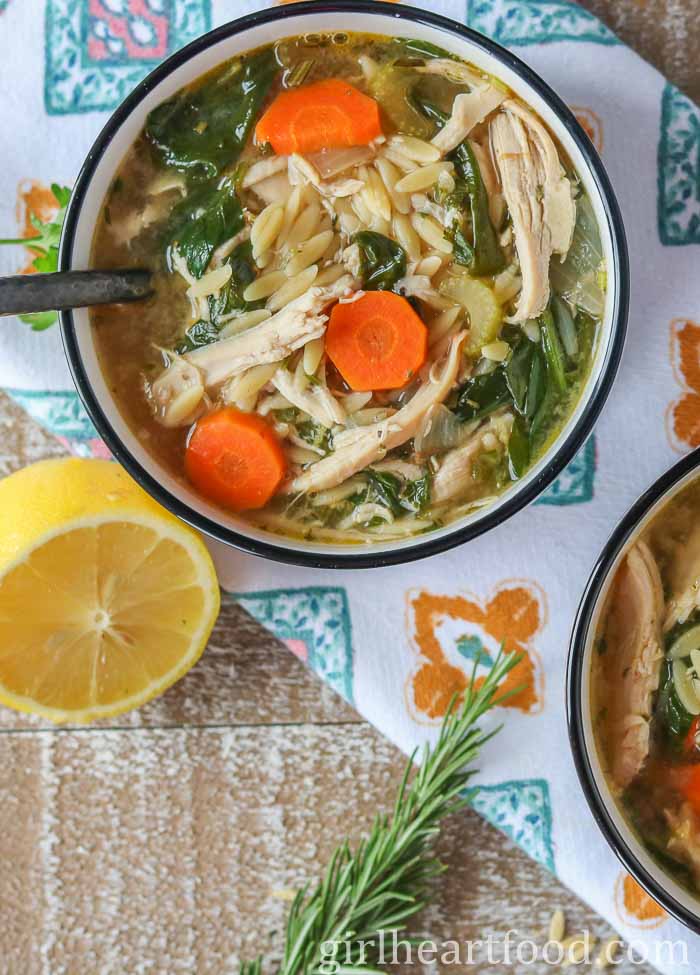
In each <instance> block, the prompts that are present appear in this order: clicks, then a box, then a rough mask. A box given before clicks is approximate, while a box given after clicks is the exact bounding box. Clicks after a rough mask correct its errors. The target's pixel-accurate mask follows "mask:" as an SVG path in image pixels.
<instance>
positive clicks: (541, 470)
mask: <svg viewBox="0 0 700 975" xmlns="http://www.w3.org/2000/svg"><path fill="white" fill-rule="evenodd" d="M340 30H342V31H362V32H369V33H374V34H384V35H388V36H391V37H405V38H417V39H419V40H423V41H429V42H431V43H433V44H437V45H438V46H440V47H442V48H445V49H447V50H448V51H450V52H451V53H453V54H456V55H458V56H459V57H460V58H463V59H464V60H466V61H469V62H471V63H472V64H474V65H476V66H477V67H478V68H480V69H482V70H484V71H487V72H489V73H491V74H494V75H495V76H496V77H498V78H500V79H501V80H503V81H504V82H505V83H506V84H507V85H508V86H509V87H510V88H511V89H512V90H513V91H514V92H516V93H517V94H518V95H519V96H520V97H521V98H522V99H523V100H524V101H525V102H527V103H528V104H529V105H531V106H532V107H533V108H534V109H535V111H536V112H537V113H538V114H539V116H540V117H541V118H542V119H543V120H544V121H545V122H546V123H547V125H548V126H549V128H550V129H551V131H552V132H553V133H554V135H555V136H556V137H557V139H558V140H559V142H560V144H561V145H562V146H563V148H564V150H565V152H566V153H567V154H568V156H569V158H570V159H571V161H572V162H573V164H574V166H575V168H576V171H577V172H578V174H579V176H580V178H581V180H582V182H583V185H584V187H585V190H586V192H587V193H588V196H589V198H590V200H591V202H592V205H593V208H594V210H595V214H596V217H597V219H598V223H599V226H600V230H601V238H602V245H603V251H604V254H605V260H606V264H607V281H608V290H607V300H606V307H605V315H604V318H603V323H602V328H601V330H600V338H599V341H598V346H597V350H596V352H595V356H594V360H593V363H592V366H591V371H590V375H589V377H588V379H587V381H586V384H585V387H584V389H583V392H582V395H581V397H580V400H579V402H578V404H577V406H576V408H575V409H574V411H573V413H572V415H571V416H570V417H569V419H568V420H567V422H566V424H565V425H564V427H563V429H562V430H561V432H560V434H559V436H558V437H557V439H556V441H555V442H554V443H553V444H552V445H551V447H550V448H549V450H548V451H547V452H546V454H545V456H544V457H542V458H541V459H540V460H539V461H538V463H537V464H535V465H534V466H533V467H532V468H531V470H529V471H528V472H527V474H526V475H525V476H524V477H523V478H522V479H521V480H519V481H517V482H516V483H515V484H513V485H512V486H511V487H509V488H508V489H507V490H506V491H505V492H504V493H503V494H502V495H501V496H500V497H499V498H498V499H497V500H496V501H495V502H494V503H493V504H492V505H490V506H488V507H487V508H484V509H482V510H477V511H474V512H472V513H470V514H468V515H467V516H465V517H463V518H461V519H458V520H456V521H454V522H452V523H450V524H449V525H447V526H445V527H444V528H440V529H437V530H435V531H433V532H430V533H427V534H424V535H419V536H416V537H411V538H407V539H405V540H402V541H394V542H385V543H379V544H374V543H372V544H367V545H366V546H357V545H330V544H325V543H319V542H306V541H297V540H294V539H290V538H284V537H281V536H279V535H275V534H272V533H270V532H266V531H263V530H261V529H258V528H256V527H254V526H252V525H250V524H249V523H247V522H246V521H244V520H243V519H241V518H240V517H237V516H236V515H235V514H233V513H228V512H224V511H222V510H221V509H220V508H218V507H216V506H214V505H212V504H210V503H208V502H207V501H206V500H204V499H203V498H201V497H200V496H199V495H198V494H196V493H195V492H194V491H193V490H192V489H191V488H190V487H189V486H188V485H187V484H186V483H185V482H184V480H179V479H178V478H176V477H174V476H173V474H172V473H171V472H170V471H169V470H167V469H166V468H165V467H164V466H163V465H162V464H160V463H159V462H158V461H157V460H156V459H155V458H154V457H152V456H151V455H150V454H148V453H147V452H146V450H145V449H144V447H143V446H142V445H141V443H140V442H139V440H138V439H137V437H136V436H135V435H134V434H133V433H132V431H131V430H130V429H129V426H128V424H127V423H126V421H125V419H124V418H123V416H122V415H121V413H120V411H119V406H118V404H117V402H116V400H115V398H114V397H113V395H112V394H111V392H110V390H109V387H108V385H107V383H106V381H105V377H104V376H103V374H102V371H101V369H100V366H99V363H98V359H97V350H96V348H95V341H94V336H93V334H92V330H91V328H90V324H89V319H88V312H87V311H86V310H79V311H73V312H64V313H62V315H61V328H62V334H63V340H64V347H65V350H66V354H67V356H68V361H69V364H70V367H71V370H72V373H73V378H74V380H75V383H76V386H77V388H78V392H79V394H80V396H81V398H82V400H83V402H84V404H85V407H86V409H87V411H88V413H89V414H90V416H91V418H92V420H93V422H94V424H95V426H96V428H97V430H98V431H99V433H100V435H101V436H102V437H103V439H104V440H105V441H106V443H107V445H108V446H109V448H110V449H111V450H112V453H113V454H114V455H115V457H116V458H117V459H118V460H119V461H120V462H121V463H122V464H123V465H124V467H125V468H126V469H127V470H128V471H129V472H130V473H131V474H132V476H133V477H134V478H135V479H136V480H137V481H139V483H141V484H142V485H143V487H144V488H145V489H146V490H147V491H149V493H151V494H152V495H153V496H154V497H155V498H156V499H157V500H158V501H160V502H161V503H162V504H164V505H165V506H166V507H167V508H169V509H170V510H172V511H173V512H174V513H175V514H177V515H178V516H179V517H181V518H183V519H184V520H185V521H187V522H189V523H190V524H192V525H194V526H195V527H196V528H198V529H200V530H201V531H203V532H204V533H206V534H208V535H210V536H212V537H214V538H217V539H219V540H220V541H223V542H225V543H228V544H230V545H233V546H235V547H237V548H240V549H243V550H246V551H249V552H253V553H255V554H257V555H262V556H265V557H268V558H274V559H277V560H279V561H284V562H293V563H298V564H301V565H315V566H327V567H343V568H347V567H353V566H354V567H366V566H378V565H388V564H394V563H400V562H408V561H411V560H412V559H417V558H421V557H423V556H427V555H433V554H435V553H436V552H440V551H443V550H445V549H448V548H451V547H453V546H455V545H458V544H460V543H461V542H464V541H467V540H469V539H471V538H474V537H476V536H477V535H480V534H482V533H483V532H485V531H488V530H489V529H490V528H492V527H494V526H495V525H497V524H500V523H501V522H502V521H504V520H505V519H506V518H508V517H509V516H510V515H512V514H514V513H515V512H516V511H518V510H519V509H520V508H522V507H523V506H524V505H526V504H529V503H530V502H531V501H533V500H534V499H535V498H536V497H537V496H538V495H539V494H541V492H542V491H543V490H544V489H545V488H546V487H547V486H548V485H549V484H550V483H551V482H552V481H553V480H554V478H555V477H556V476H557V475H558V474H559V473H560V471H561V470H562V469H563V468H564V466H565V465H566V464H567V463H569V461H570V460H571V459H572V458H573V457H574V455H575V454H576V452H577V451H578V449H579V448H580V447H581V446H582V445H583V443H584V441H585V439H586V438H587V436H588V435H589V433H590V432H591V429H592V427H593V424H594V422H595V420H596V418H597V416H598V414H599V413H600V410H601V408H602V406H603V403H604V401H605V399H606V397H607V395H608V393H609V391H610V388H611V385H612V382H613V380H614V377H615V373H616V371H617V366H618V364H619V360H620V356H621V354H622V346H623V342H624V333H625V328H626V323H627V309H628V293H629V272H628V263H627V249H626V243H625V235H624V230H623V226H622V220H621V217H620V212H619V208H618V206H617V201H616V199H615V195H614V193H613V190H612V188H611V186H610V182H609V180H608V178H607V175H606V173H605V170H604V168H603V165H602V163H601V161H600V158H599V157H598V155H597V153H596V151H595V149H594V148H593V146H592V145H591V143H590V140H589V139H588V136H587V135H586V134H585V132H584V131H583V129H582V128H581V126H580V125H579V123H578V122H577V121H576V119H575V117H574V116H573V114H572V113H571V112H570V111H569V109H568V108H567V107H566V106H565V105H564V103H563V102H562V101H561V99H560V98H559V97H558V96H557V95H556V94H555V93H554V92H553V91H552V90H551V89H550V88H549V87H548V86H547V85H546V84H545V83H544V82H543V81H542V80H541V79H540V78H539V77H538V76H537V75H536V74H535V73H534V72H533V71H532V69H531V68H529V67H528V66H527V65H525V64H523V62H522V61H520V60H519V59H518V58H516V57H515V56H514V55H513V54H511V53H510V52H509V51H506V50H505V49H504V48H502V47H500V46H499V45H498V44H495V43H494V42H493V41H491V40H489V39H488V38H486V37H484V36H483V35H481V34H478V33H476V32H475V31H472V30H470V29H468V28H466V27H464V26H462V25H461V24H457V23H455V22H454V21H451V20H447V19H446V18H444V17H439V16H437V15H435V14H431V13H428V12H426V11H423V10H416V9H414V8H409V7H405V6H402V7H401V8H398V9H397V8H396V7H395V6H393V5H391V4H388V3H377V2H376V0H349V2H338V3H323V2H319V0H313V2H311V3H301V4H294V5H292V6H287V7H285V6H283V7H277V8H275V9H273V10H265V11H262V12H260V13H258V14H253V15H250V16H247V17H242V18H241V19H240V20H236V21H233V22H231V23H229V24H226V25H224V26H223V27H219V28H217V29H216V30H213V31H211V32H209V33H208V34H205V35H204V36H203V37H201V38H199V39H198V40H196V41H194V42H193V43H191V44H189V45H188V46H187V47H185V48H183V49H182V50H181V51H178V52H177V53H176V54H174V55H172V57H170V58H168V59H167V60H166V61H164V62H163V64H161V65H160V66H159V67H157V68H156V69H155V70H154V71H153V72H152V73H151V74H150V75H148V77H147V78H145V79H144V81H142V82H141V84H140V85H138V86H137V88H136V89H135V90H134V91H133V92H132V93H131V94H130V95H129V96H128V98H126V99H125V101H124V102H123V103H122V105H121V106H120V107H119V108H118V109H117V110H116V112H115V113H114V114H113V115H112V117H111V118H110V120H109V122H108V123H107V125H106V126H105V128H104V129H103V131H102V133H101V134H100V136H99V138H98V139H97V141H96V142H95V144H94V146H93V147H92V149H91V150H90V152H89V154H88V156H87V159H86V161H85V164H84V166H83V169H82V170H81V173H80V175H79V177H78V181H77V183H76V186H75V189H74V191H73V196H72V199H71V202H70V205H69V208H68V212H67V215H66V220H65V224H64V232H63V237H62V240H61V253H60V268H61V270H71V269H76V270H78V269H86V268H88V267H89V266H90V252H91V245H92V237H93V233H94V229H95V223H96V220H97V214H98V213H99V212H100V209H101V207H102V205H103V202H104V199H105V196H106V194H107V191H108V189H109V187H110V185H111V183H112V181H113V180H114V177H115V174H116V172H117V170H118V169H119V167H120V165H121V163H122V160H123V159H124V157H125V155H126V153H127V151H128V150H129V148H130V147H131V145H132V144H133V142H134V141H135V140H136V138H137V136H138V135H139V133H140V132H141V130H142V128H143V126H144V124H145V122H146V117H147V115H148V113H149V112H150V111H151V110H152V109H153V108H155V106H156V105H158V104H160V103H161V102H162V101H164V100H165V99H167V98H169V97H170V96H171V95H173V94H175V92H177V91H179V89H180V88H182V87H183V86H184V85H186V84H188V83H190V82H192V81H194V80H195V79H196V78H198V77H200V76H201V75H203V74H205V73H206V72H207V71H209V70H211V69H212V68H214V67H215V66H216V65H218V64H220V63H222V62H223V61H226V60H228V59H229V58H232V57H235V56H236V55H238V54H241V53H242V52H244V51H248V50H251V49H253V48H256V47H259V46H261V45H264V44H270V43H273V42H275V41H278V40H280V39H282V38H284V37H288V36H293V35H299V34H304V33H308V32H315V33H319V32H324V33H325V32H332V31H340Z"/></svg>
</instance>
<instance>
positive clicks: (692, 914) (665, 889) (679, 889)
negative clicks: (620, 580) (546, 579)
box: [567, 448, 700, 933]
mask: <svg viewBox="0 0 700 975" xmlns="http://www.w3.org/2000/svg"><path fill="white" fill-rule="evenodd" d="M699 477H700V448H698V449H697V450H694V451H692V453H690V454H688V455H687V456H686V457H684V458H683V459H682V460H680V461H679V462H678V463H677V464H674V466H673V467H671V468H670V469H669V470H668V471H666V473H665V474H663V475H662V476H661V477H660V478H659V479H658V480H657V481H655V482H654V483H653V484H652V485H651V487H650V488H649V489H648V490H647V491H645V493H644V494H643V495H642V496H641V497H640V498H639V500H638V501H636V502H635V504H634V505H633V506H632V508H630V510H629V511H628V512H627V514H626V515H625V517H624V518H623V519H622V521H621V522H620V524H619V526H618V527H617V529H616V530H615V532H614V533H613V535H612V536H611V538H610V539H609V541H608V542H607V544H606V546H605V548H604V549H603V551H602V553H601V555H600V557H599V559H598V562H597V564H596V567H595V569H594V570H593V572H592V574H591V577H590V579H589V580H588V584H587V586H586V590H585V592H584V595H583V598H582V600H581V604H580V606H579V609H578V613H577V616H576V622H575V624H574V629H573V633H572V637H571V647H570V650H569V662H568V673H567V716H568V722H569V742H570V745H571V750H572V753H573V757H574V764H575V765H576V771H577V773H578V776H579V780H580V782H581V785H582V787H583V791H584V793H585V795H586V799H587V801H588V805H589V806H590V808H591V811H592V813H593V815H594V816H595V818H596V821H597V823H598V826H599V827H600V829H601V832H602V833H603V836H604V837H605V839H606V840H607V842H608V844H609V845H610V846H611V847H612V849H613V851H614V852H615V854H616V855H617V856H618V858H619V859H620V860H621V862H622V863H623V865H624V866H625V868H626V869H627V871H628V872H629V873H631V874H632V876H633V877H634V878H635V879H636V880H637V881H638V882H639V883H640V884H641V885H642V887H644V889H645V890H646V891H647V893H648V894H649V895H650V896H651V897H653V898H654V900H655V901H657V903H659V904H661V905H662V907H664V908H665V909H666V910H667V911H668V913H669V914H671V915H673V917H675V918H677V919H678V920H679V921H681V922H682V923H683V924H685V925H686V926H687V927H689V928H690V929H691V930H693V931H696V932H698V933H700V896H699V895H697V894H693V893H691V892H690V891H688V890H687V889H686V888H685V887H683V886H681V885H680V884H679V883H678V882H677V881H676V880H675V879H674V878H673V876H671V874H670V873H668V872H667V871H665V870H663V869H662V868H661V867H660V866H659V864H658V862H657V861H656V860H655V859H654V858H653V857H652V856H651V855H650V854H649V852H648V850H647V848H646V847H645V845H644V843H643V842H642V840H641V839H640V837H639V836H638V835H637V833H636V832H635V831H634V829H632V827H631V826H630V824H629V822H628V819H627V817H626V816H625V814H624V812H623V811H622V809H621V808H620V806H619V804H618V802H617V801H616V799H615V797H614V795H613V793H612V791H611V789H610V786H609V784H608V781H607V779H606V777H605V773H604V772H603V766H602V763H601V760H600V755H599V753H598V746H597V743H596V738H595V732H594V730H593V714H592V707H591V663H592V657H593V653H594V645H595V639H596V634H597V631H598V626H599V623H600V620H601V615H602V613H603V610H604V607H605V601H606V598H607V595H608V593H609V591H610V587H611V586H612V584H613V582H614V579H615V575H616V574H617V570H618V568H619V566H620V563H621V562H622V560H623V559H624V558H625V556H626V554H627V552H628V551H629V549H630V547H631V546H632V545H633V544H634V542H635V541H636V540H637V538H639V536H640V535H641V534H642V532H643V531H644V530H645V529H646V528H647V527H648V526H649V524H650V523H651V521H652V520H653V519H654V518H655V517H656V515H657V514H658V513H659V512H660V511H661V509H662V508H664V507H665V506H666V505H667V504H668V503H669V501H670V500H671V499H672V498H673V497H674V495H676V494H678V492H679V491H682V490H683V489H684V488H686V487H687V486H688V485H689V484H690V483H691V482H692V481H697V480H698V478H699Z"/></svg>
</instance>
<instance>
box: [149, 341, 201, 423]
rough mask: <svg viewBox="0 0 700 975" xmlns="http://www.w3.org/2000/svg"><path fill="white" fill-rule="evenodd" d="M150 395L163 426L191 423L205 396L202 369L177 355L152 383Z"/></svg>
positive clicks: (157, 417)
mask: <svg viewBox="0 0 700 975" xmlns="http://www.w3.org/2000/svg"><path fill="white" fill-rule="evenodd" d="M149 399H150V401H151V405H152V407H153V411H154V413H155V415H156V419H157V420H159V421H160V423H162V424H163V426H165V427H187V426H189V425H190V423H192V422H194V420H195V419H196V418H197V416H198V414H199V412H200V409H201V406H202V402H203V400H204V383H203V382H202V376H201V374H200V372H199V369H196V368H195V367H194V366H193V365H191V364H190V363H189V362H186V361H185V359H184V358H183V357H182V356H177V357H176V358H174V359H173V360H172V361H171V363H170V365H169V366H168V368H167V369H166V370H165V372H164V373H163V374H162V375H161V376H159V378H158V379H156V380H155V382H154V383H153V384H152V385H151V387H150V389H149Z"/></svg>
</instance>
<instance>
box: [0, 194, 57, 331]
mask: <svg viewBox="0 0 700 975" xmlns="http://www.w3.org/2000/svg"><path fill="white" fill-rule="evenodd" d="M51 192H52V193H53V195H54V197H55V199H56V203H57V204H58V212H57V213H56V215H55V217H54V218H53V219H52V220H49V221H47V222H44V221H42V220H40V219H39V217H37V215H36V214H35V213H31V214H30V216H29V220H30V223H31V225H32V227H33V228H34V229H35V230H36V231H37V235H36V236H35V237H9V238H6V239H3V240H0V245H3V244H8V245H16V246H21V247H27V248H28V249H29V250H31V251H33V252H34V253H35V255H36V256H35V257H34V260H33V262H32V266H33V267H34V268H35V269H36V270H37V271H39V272H41V273H44V274H50V273H52V272H53V271H57V270H58V245H59V242H60V240H61V230H62V229H63V221H64V219H65V216H66V207H67V206H68V201H69V200H70V195H71V191H70V189H69V188H68V187H67V186H59V185H58V183H53V184H52V185H51ZM19 318H20V320H21V321H23V322H25V323H26V324H27V325H31V327H32V331H34V332H43V331H44V330H45V329H47V328H50V326H51V325H54V324H55V323H56V322H57V321H58V315H57V313H56V312H53V311H39V312H33V313H31V314H29V315H19Z"/></svg>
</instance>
